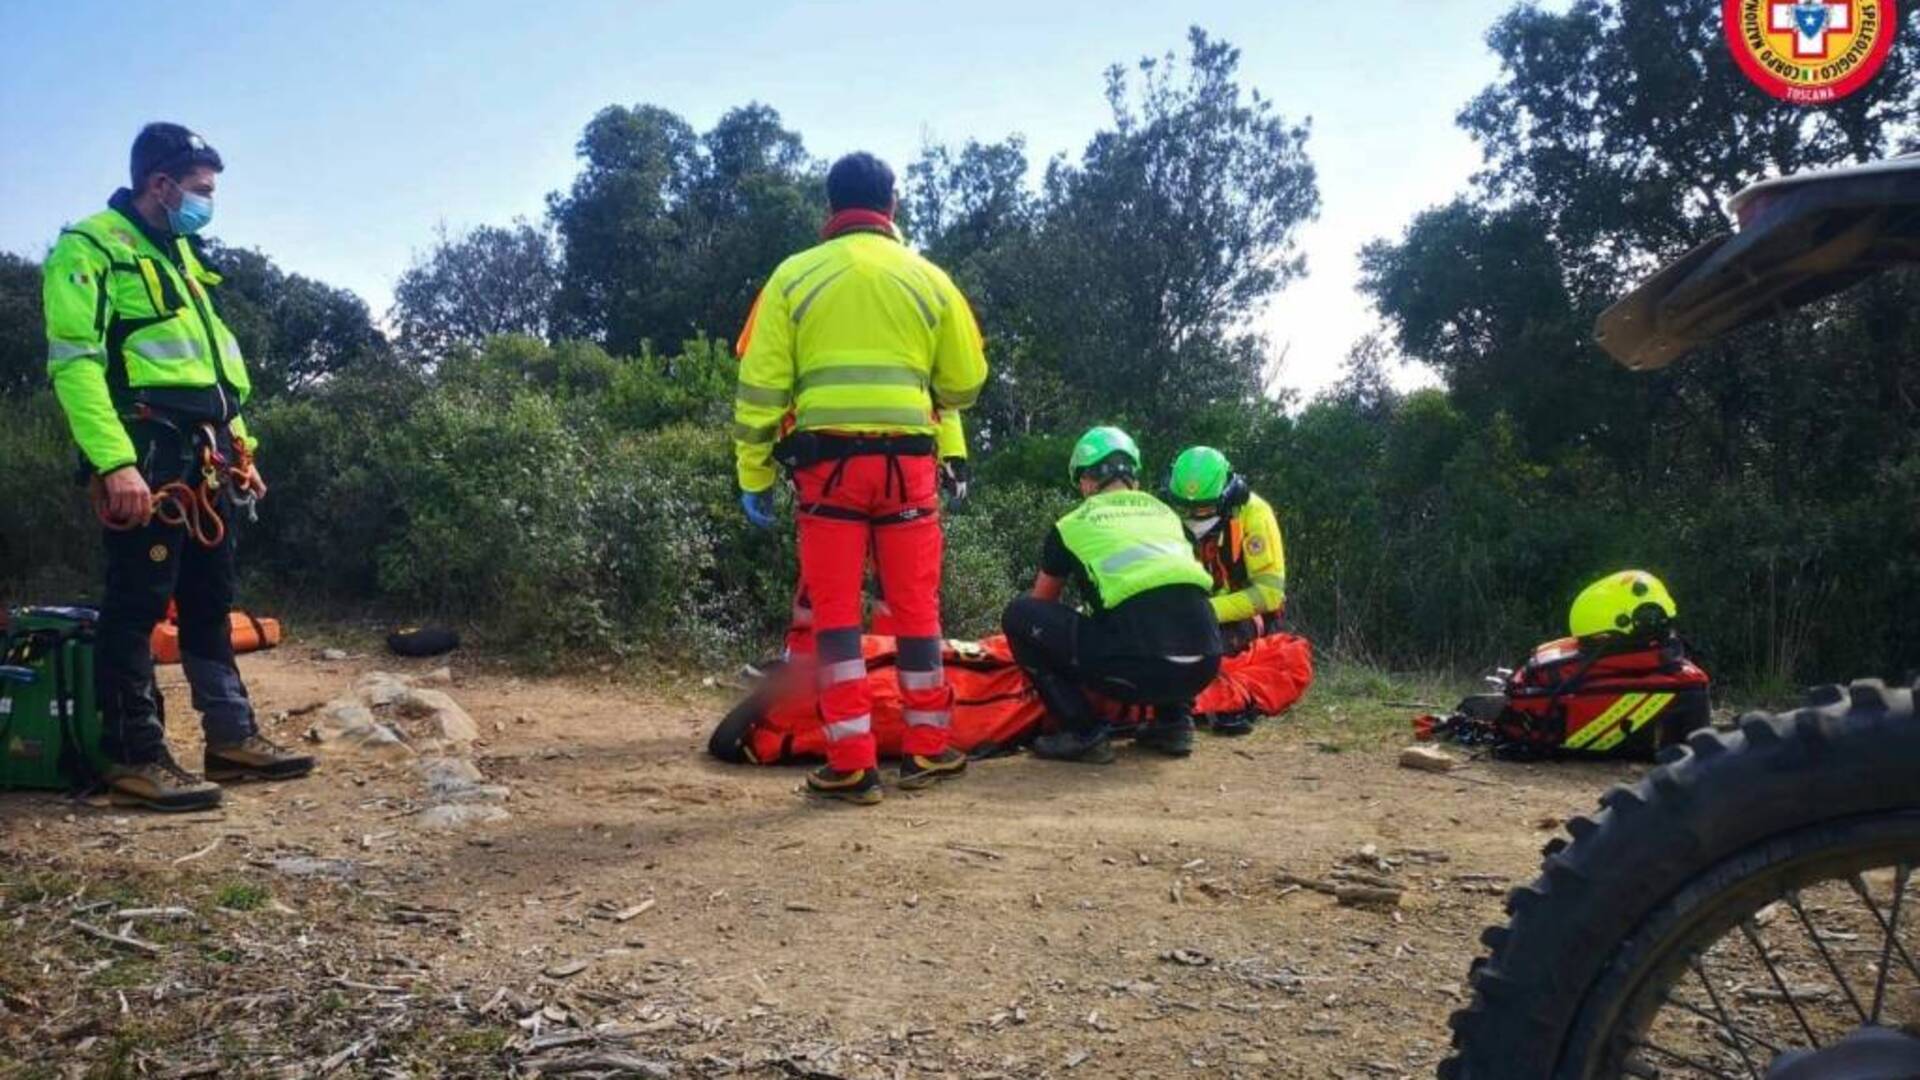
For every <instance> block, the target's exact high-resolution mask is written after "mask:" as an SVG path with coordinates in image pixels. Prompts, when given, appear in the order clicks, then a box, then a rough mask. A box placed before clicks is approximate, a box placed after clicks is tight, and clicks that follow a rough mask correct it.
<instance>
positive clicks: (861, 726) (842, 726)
mask: <svg viewBox="0 0 1920 1080" xmlns="http://www.w3.org/2000/svg"><path fill="white" fill-rule="evenodd" d="M821 730H823V731H825V732H826V733H827V741H828V742H830V743H831V742H839V741H840V740H842V739H851V738H855V737H857V736H860V735H866V734H868V733H870V732H871V731H873V714H871V713H862V714H860V715H859V716H856V717H853V718H852V719H848V720H836V721H834V722H833V723H831V724H826V725H823V726H822V728H821Z"/></svg>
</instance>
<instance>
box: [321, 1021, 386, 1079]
mask: <svg viewBox="0 0 1920 1080" xmlns="http://www.w3.org/2000/svg"><path fill="white" fill-rule="evenodd" d="M379 1037H380V1034H379V1033H378V1032H375V1033H374V1034H372V1035H363V1036H361V1037H360V1038H358V1039H356V1040H354V1041H353V1042H351V1043H348V1044H347V1046H346V1047H345V1048H343V1049H340V1050H337V1051H335V1052H334V1054H333V1056H332V1057H329V1058H327V1059H326V1060H325V1061H322V1062H321V1063H320V1075H321V1076H326V1075H329V1074H331V1073H334V1072H338V1071H339V1070H340V1067H341V1066H343V1065H345V1064H346V1063H347V1062H349V1061H352V1060H353V1059H354V1058H357V1057H359V1056H360V1055H362V1054H364V1053H366V1052H367V1051H368V1050H370V1049H372V1048H373V1043H374V1040H375V1039H378V1038H379Z"/></svg>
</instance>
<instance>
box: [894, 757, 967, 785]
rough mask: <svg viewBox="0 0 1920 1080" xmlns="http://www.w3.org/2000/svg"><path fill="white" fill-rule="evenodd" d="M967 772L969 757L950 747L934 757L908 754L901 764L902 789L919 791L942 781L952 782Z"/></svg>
mask: <svg viewBox="0 0 1920 1080" xmlns="http://www.w3.org/2000/svg"><path fill="white" fill-rule="evenodd" d="M966 771H967V755H965V754H963V753H961V752H960V751H958V750H955V749H953V748H952V747H948V748H947V749H945V750H942V751H940V752H939V753H938V754H935V755H934V756H933V757H926V756H925V755H922V754H908V755H907V756H906V757H905V758H904V759H902V760H901V762H900V780H899V784H900V788H901V790H903V791H918V790H920V789H921V788H929V787H932V786H933V785H935V784H937V783H939V782H940V781H942V780H951V779H953V778H954V777H956V776H959V775H960V774H961V773H963V772H966Z"/></svg>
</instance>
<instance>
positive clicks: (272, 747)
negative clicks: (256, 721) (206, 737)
mask: <svg viewBox="0 0 1920 1080" xmlns="http://www.w3.org/2000/svg"><path fill="white" fill-rule="evenodd" d="M206 763H207V779H209V780H219V781H222V782H232V781H235V780H292V779H294V778H295V777H300V776H305V775H307V774H308V773H310V772H312V771H313V755H312V754H302V753H298V752H296V751H293V750H289V749H287V748H286V747H284V746H281V745H280V744H279V743H277V742H274V741H273V740H272V739H269V738H267V737H266V736H265V735H258V734H255V735H249V736H247V737H246V738H244V739H241V740H240V741H239V742H237V743H221V744H219V745H217V746H216V745H213V744H211V743H209V744H208V746H207V757H206Z"/></svg>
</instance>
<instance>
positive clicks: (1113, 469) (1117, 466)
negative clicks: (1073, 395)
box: [1067, 427, 1140, 484]
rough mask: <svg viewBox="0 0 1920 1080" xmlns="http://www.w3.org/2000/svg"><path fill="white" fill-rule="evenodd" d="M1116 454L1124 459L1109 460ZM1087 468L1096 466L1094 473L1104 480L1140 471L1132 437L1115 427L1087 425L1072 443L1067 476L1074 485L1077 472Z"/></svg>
mask: <svg viewBox="0 0 1920 1080" xmlns="http://www.w3.org/2000/svg"><path fill="white" fill-rule="evenodd" d="M1116 457H1117V458H1121V459H1123V460H1121V461H1110V460H1109V459H1112V458H1116ZM1088 469H1098V470H1099V472H1098V474H1097V475H1099V476H1100V478H1101V479H1103V480H1110V479H1113V478H1114V477H1117V476H1121V475H1125V476H1134V475H1136V474H1137V473H1138V472H1139V471H1140V448H1139V447H1138V446H1135V445H1134V444H1133V436H1131V435H1129V434H1127V433H1126V432H1124V431H1121V430H1120V429H1119V428H1117V427H1097V428H1088V429H1087V433H1086V434H1085V435H1082V436H1080V441H1079V442H1077V443H1074V444H1073V456H1072V457H1071V458H1069V459H1067V479H1068V480H1070V481H1072V482H1073V483H1076V484H1077V483H1079V482H1080V474H1081V473H1083V472H1086V471H1087V470H1088Z"/></svg>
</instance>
